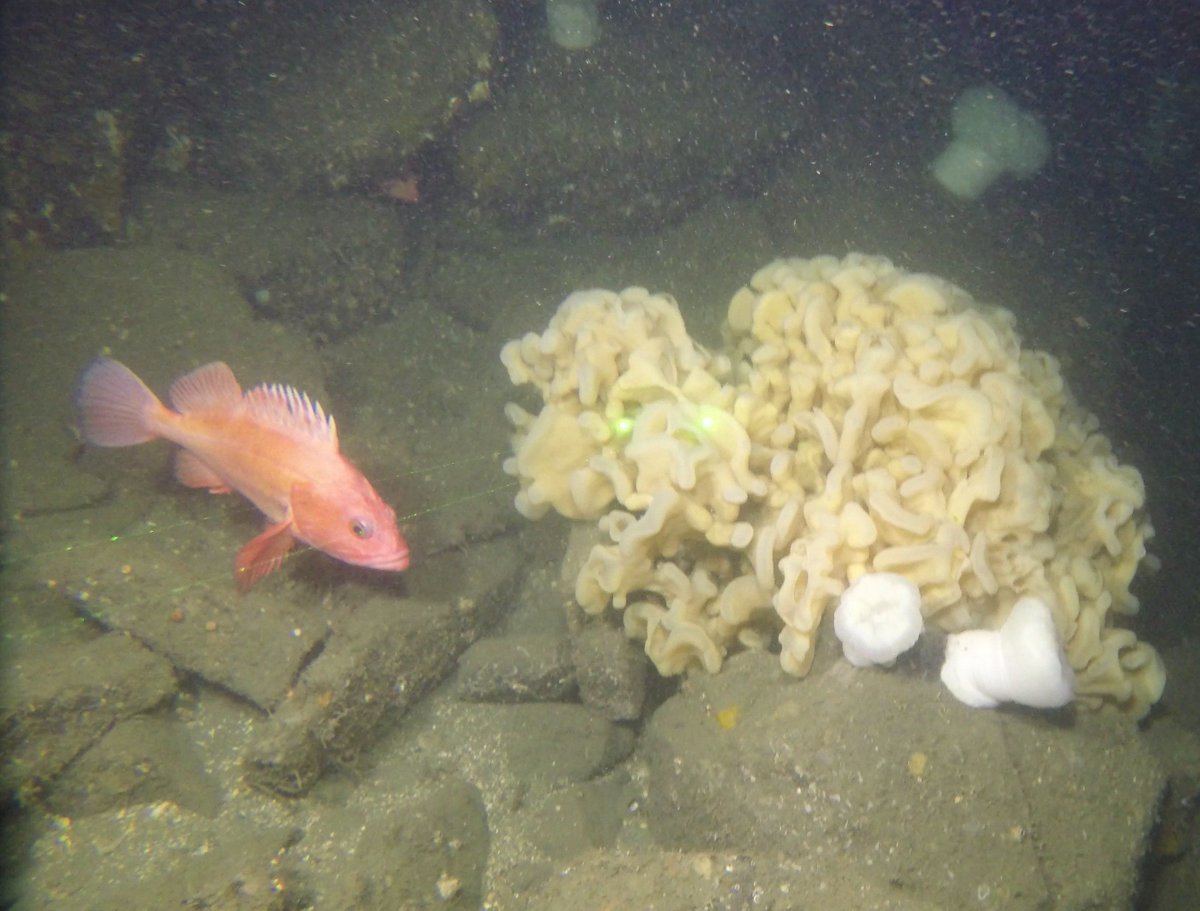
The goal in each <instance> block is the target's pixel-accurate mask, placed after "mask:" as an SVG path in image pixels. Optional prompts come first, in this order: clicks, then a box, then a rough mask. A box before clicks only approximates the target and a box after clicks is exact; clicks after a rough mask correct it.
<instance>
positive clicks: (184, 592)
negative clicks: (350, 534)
mask: <svg viewBox="0 0 1200 911" xmlns="http://www.w3.org/2000/svg"><path fill="white" fill-rule="evenodd" d="M208 499H209V500H211V499H212V498H211V497H210V498H208ZM227 503H228V506H229V507H230V508H229V509H228V510H226V509H223V508H222V507H223V506H224V504H213V503H211V502H203V506H204V507H205V508H206V509H207V510H210V512H209V513H207V516H205V515H203V514H200V513H197V514H196V515H195V516H194V517H193V516H192V515H189V509H188V507H189V505H195V506H197V507H199V506H200V505H201V504H199V503H196V501H194V500H192V498H191V496H190V495H189V494H187V493H184V494H182V499H177V498H171V497H162V496H159V497H156V498H151V497H145V496H130V497H123V498H121V499H120V501H119V502H116V503H112V504H107V505H103V506H99V507H97V508H96V509H93V510H91V511H90V522H91V526H90V527H92V528H96V529H104V530H106V531H107V532H108V534H107V536H106V537H104V538H103V539H102V540H99V541H98V542H97V543H94V544H93V545H92V546H79V547H75V548H72V549H71V550H69V551H62V552H51V553H47V554H43V555H41V557H40V559H39V570H40V571H41V572H42V573H43V574H44V575H45V577H46V579H47V581H48V582H51V583H53V584H54V585H55V587H56V589H57V590H58V591H61V592H62V593H63V594H64V595H65V596H66V597H68V598H69V599H70V600H71V601H72V603H73V604H74V606H75V609H76V610H77V611H78V612H79V613H81V614H82V615H84V616H86V617H87V618H89V619H90V620H93V621H95V622H96V623H98V624H99V625H101V626H102V627H104V628H106V629H112V630H118V631H121V632H125V633H128V634H129V635H131V636H133V637H135V638H137V639H138V640H140V641H141V642H143V643H145V644H146V645H147V646H148V647H149V648H151V649H152V650H154V651H155V652H157V653H159V654H161V655H162V656H164V657H165V658H167V659H168V660H169V661H170V662H171V663H172V664H174V665H175V666H176V667H177V668H179V669H180V670H181V671H184V672H186V673H188V674H193V675H195V676H197V677H200V678H201V679H203V680H205V681H206V682H208V683H211V684H213V685H215V686H219V687H222V688H223V689H226V690H228V691H229V692H232V693H235V694H236V695H238V696H240V697H241V698H243V699H245V700H247V701H249V702H251V703H253V704H254V705H256V706H258V707H259V708H261V709H262V710H264V711H270V710H271V709H273V708H274V707H275V706H276V705H277V704H278V703H279V701H280V700H281V699H283V698H284V695H285V694H286V691H287V688H288V686H289V685H290V684H291V683H292V681H293V680H294V679H295V678H296V675H297V674H298V673H299V672H300V669H301V667H302V664H303V662H304V660H305V659H306V657H307V656H309V655H311V654H312V653H313V651H314V650H315V649H316V647H317V646H318V645H319V644H320V643H321V642H322V641H323V640H324V638H325V636H326V635H327V629H326V627H327V623H328V622H329V617H330V614H331V610H330V608H329V606H328V605H327V604H324V603H323V599H322V595H323V594H324V593H323V592H322V590H321V589H320V588H318V587H314V586H311V585H307V584H305V583H304V582H303V581H302V580H297V579H293V578H291V577H290V575H289V571H288V570H290V569H291V568H292V567H291V566H290V565H289V568H288V569H285V570H284V572H283V573H281V574H279V575H277V576H275V577H272V578H269V579H267V580H265V581H264V582H262V583H260V584H259V586H258V587H257V588H256V589H255V590H254V591H252V592H250V593H248V594H245V595H239V594H238V592H237V590H236V588H235V587H234V583H233V574H232V569H231V567H232V555H233V553H234V552H235V551H236V547H237V543H236V542H237V541H238V540H239V538H240V536H239V535H238V534H236V532H237V531H238V530H241V531H242V533H243V534H253V528H256V527H257V524H258V523H257V519H256V517H255V516H254V515H252V514H251V512H252V511H251V510H250V509H249V508H247V507H243V506H242V505H241V504H240V503H237V502H234V501H227ZM98 538H99V535H98V534H97V539H98ZM93 540H96V539H93ZM325 559H326V558H324V557H323V556H321V555H318V554H301V555H299V556H296V557H293V558H291V559H290V560H289V561H288V562H289V564H292V563H296V564H301V563H304V562H317V561H323V560H325Z"/></svg>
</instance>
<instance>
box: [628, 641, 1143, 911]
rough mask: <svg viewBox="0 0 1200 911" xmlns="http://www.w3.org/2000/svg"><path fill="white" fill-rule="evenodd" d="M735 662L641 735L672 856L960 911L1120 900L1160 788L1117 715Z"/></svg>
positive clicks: (1132, 879) (655, 827)
mask: <svg viewBox="0 0 1200 911" xmlns="http://www.w3.org/2000/svg"><path fill="white" fill-rule="evenodd" d="M775 665H776V662H775V659H774V658H773V657H772V656H770V655H765V654H745V655H742V656H737V657H735V659H734V660H731V661H730V662H729V664H728V665H727V667H726V668H725V669H724V670H723V671H722V673H721V674H719V675H715V676H707V675H704V674H697V675H693V676H691V677H689V678H688V679H687V682H686V684H685V686H684V688H683V690H682V691H681V692H680V693H679V694H678V695H676V696H674V697H672V698H670V699H668V700H667V702H665V703H664V704H663V705H662V706H661V707H660V708H659V709H658V710H657V711H656V713H655V714H654V716H653V717H652V719H651V721H650V723H649V724H648V726H647V731H646V737H645V740H644V742H643V745H642V747H641V753H642V755H643V756H644V758H645V760H646V761H647V764H648V767H649V770H650V779H649V787H648V794H649V797H648V801H647V809H648V813H649V819H650V826H651V830H652V832H653V833H654V835H655V837H656V839H657V840H658V842H659V843H660V844H661V845H663V846H664V847H671V848H679V849H690V850H696V849H713V848H723V849H727V850H736V851H752V852H781V853H783V854H784V855H789V856H795V857H800V856H813V855H814V854H817V855H822V856H842V855H844V856H845V857H847V858H849V859H852V860H856V861H857V863H859V864H866V865H868V866H869V867H870V868H871V870H872V871H873V875H874V876H876V877H878V878H881V879H883V880H885V881H887V882H890V883H893V884H894V885H895V886H896V887H897V888H901V889H904V890H905V891H906V893H907V894H909V895H918V896H925V897H927V898H929V899H930V900H931V901H934V902H935V903H938V904H942V905H945V906H946V907H953V908H967V907H976V906H979V905H980V903H985V904H986V903H987V902H988V901H989V900H990V901H992V902H997V903H1000V904H1002V905H1004V907H1007V908H1030V909H1034V908H1043V907H1047V906H1050V905H1053V906H1054V907H1056V908H1093V907H1106V908H1109V907H1111V908H1117V907H1129V906H1130V904H1131V903H1132V901H1133V897H1134V893H1135V888H1136V883H1137V873H1138V868H1139V865H1140V861H1141V858H1142V856H1143V855H1144V853H1145V850H1146V846H1147V844H1148V840H1149V835H1150V831H1151V828H1152V826H1153V824H1154V820H1155V811H1156V807H1157V805H1158V801H1159V799H1160V796H1161V793H1162V789H1163V786H1164V777H1163V772H1162V771H1161V769H1160V767H1159V766H1158V764H1157V762H1156V761H1155V760H1154V758H1153V757H1152V755H1151V754H1150V752H1149V750H1148V749H1147V747H1146V746H1145V745H1144V744H1143V742H1142V740H1141V739H1140V738H1139V735H1138V733H1137V731H1136V730H1135V729H1134V728H1133V727H1132V725H1130V724H1129V723H1128V722H1127V721H1124V720H1121V721H1116V720H1112V721H1108V720H1105V719H1104V718H1101V717H1097V716H1094V715H1086V714H1078V715H1077V716H1074V717H1072V716H1070V715H1067V716H1065V717H1055V716H1049V715H1045V714H1032V713H1029V714H1026V713H1017V712H1007V711H1005V712H992V711H979V710H973V709H970V708H967V707H965V706H963V705H961V704H959V703H957V702H956V701H954V699H953V698H952V697H950V696H949V695H948V694H946V693H945V691H944V689H943V688H942V687H941V686H940V684H938V683H936V682H935V681H933V680H923V679H919V678H916V677H906V676H904V675H902V674H899V673H888V672H884V671H879V670H865V671H864V670H858V669H855V668H852V667H850V665H848V664H846V663H845V662H844V661H839V662H837V663H835V664H834V665H832V666H831V667H830V668H829V669H828V670H827V671H825V672H823V673H818V674H814V675H812V676H811V677H810V678H808V679H805V680H802V681H800V680H795V679H792V678H787V677H785V676H784V675H783V674H782V672H780V671H779V669H778V667H777V666H775Z"/></svg>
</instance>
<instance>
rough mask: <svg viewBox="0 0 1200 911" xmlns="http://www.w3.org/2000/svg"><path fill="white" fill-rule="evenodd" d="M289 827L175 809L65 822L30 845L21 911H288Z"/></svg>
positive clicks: (144, 808)
mask: <svg viewBox="0 0 1200 911" xmlns="http://www.w3.org/2000/svg"><path fill="white" fill-rule="evenodd" d="M293 837H294V836H293V831H292V827H290V826H284V825H272V824H256V823H253V822H251V821H249V820H247V819H246V818H244V817H242V818H238V819H236V820H232V819H229V818H221V819H216V820H212V819H206V818H205V817H203V816H200V815H198V814H196V813H193V812H191V811H190V810H185V809H183V808H182V807H179V806H177V805H176V804H173V803H170V802H169V801H162V802H160V803H154V804H144V805H138V806H133V807H130V808H128V809H125V810H119V811H116V812H113V813H107V814H101V815H97V816H88V817H84V818H82V819H79V820H71V819H67V818H61V819H59V820H57V821H56V822H55V828H54V830H52V831H50V832H47V833H46V834H45V835H43V836H42V837H41V838H40V839H38V841H37V843H36V844H35V845H34V848H33V851H32V860H33V864H32V867H31V871H32V872H31V875H30V877H29V882H28V884H27V886H26V888H25V890H24V894H23V895H22V899H21V902H20V907H21V908H22V909H23V911H41V909H47V911H49V909H57V908H86V909H88V911H128V909H131V908H221V909H237V911H282V909H284V908H285V907H286V906H287V904H286V898H287V895H286V893H285V892H284V891H283V890H282V889H280V888H279V887H278V884H279V880H278V868H277V866H276V864H277V863H278V857H279V855H280V854H281V853H282V852H283V851H284V850H285V849H286V848H287V847H288V845H289V843H290V841H291V839H292V838H293Z"/></svg>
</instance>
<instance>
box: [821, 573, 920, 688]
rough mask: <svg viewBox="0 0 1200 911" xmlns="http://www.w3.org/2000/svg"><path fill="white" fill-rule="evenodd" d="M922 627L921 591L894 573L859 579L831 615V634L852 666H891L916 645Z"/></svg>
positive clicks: (867, 575) (843, 596) (870, 575)
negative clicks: (835, 635)
mask: <svg viewBox="0 0 1200 911" xmlns="http://www.w3.org/2000/svg"><path fill="white" fill-rule="evenodd" d="M923 627H924V620H923V619H922V617H921V592H920V591H919V590H918V589H917V587H916V586H915V585H914V584H913V583H912V582H910V581H909V580H908V579H905V578H904V577H903V576H898V575H896V574H895V573H867V574H865V575H862V576H859V577H858V578H857V579H855V580H854V582H853V583H852V584H851V585H850V587H849V588H847V589H846V591H845V592H844V593H843V594H842V598H841V600H840V601H839V602H838V606H837V610H836V611H834V613H833V631H834V632H835V633H836V634H837V637H838V639H840V640H841V642H842V652H843V653H844V654H845V656H846V660H847V661H849V662H850V663H851V664H853V665H854V666H855V667H868V666H869V665H872V664H883V665H890V664H891V663H892V662H893V661H895V660H896V657H897V656H898V655H900V654H901V653H902V652H906V651H908V650H909V649H910V648H912V647H913V645H915V644H916V641H917V639H918V638H919V637H920V635H921V630H922V628H923Z"/></svg>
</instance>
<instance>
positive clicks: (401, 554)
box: [362, 547, 408, 573]
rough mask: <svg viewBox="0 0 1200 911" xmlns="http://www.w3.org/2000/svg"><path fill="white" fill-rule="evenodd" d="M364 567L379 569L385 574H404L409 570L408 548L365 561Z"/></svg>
mask: <svg viewBox="0 0 1200 911" xmlns="http://www.w3.org/2000/svg"><path fill="white" fill-rule="evenodd" d="M362 565H363V566H368V567H370V568H371V569H379V570H383V571H385V572H397V573H398V572H403V571H404V570H406V569H408V548H407V547H405V548H402V549H400V550H395V551H392V552H391V553H390V554H383V555H381V556H378V557H374V558H372V559H370V560H365V561H363V564H362Z"/></svg>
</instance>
